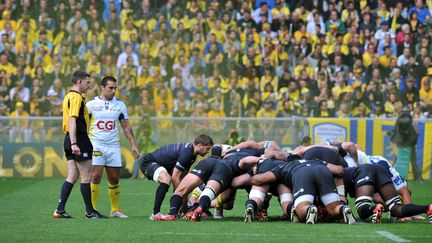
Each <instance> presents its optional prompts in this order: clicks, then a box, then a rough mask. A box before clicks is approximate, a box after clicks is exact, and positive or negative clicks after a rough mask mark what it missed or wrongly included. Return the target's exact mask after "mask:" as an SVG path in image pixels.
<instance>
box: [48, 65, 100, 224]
mask: <svg viewBox="0 0 432 243" xmlns="http://www.w3.org/2000/svg"><path fill="white" fill-rule="evenodd" d="M72 83H73V86H72V89H71V90H70V91H69V93H68V94H67V95H66V96H65V98H64V100H63V132H64V133H65V134H66V135H65V139H64V151H65V155H66V159H67V163H68V175H67V178H66V180H65V182H64V183H63V186H62V188H61V192H60V199H59V202H58V206H57V209H56V210H55V211H54V214H53V217H54V218H72V217H71V216H70V215H69V214H68V213H67V212H66V211H65V206H66V202H67V200H68V198H69V195H70V193H71V191H72V187H73V185H74V184H75V182H76V181H77V180H78V176H80V175H81V194H82V197H83V199H84V204H85V207H86V214H85V216H86V217H87V218H89V219H100V218H106V217H105V216H103V215H101V214H100V213H99V212H97V211H96V210H94V209H93V206H92V202H91V191H90V177H91V174H90V169H91V164H92V153H93V146H92V144H91V142H90V139H89V136H88V132H87V131H88V128H89V115H88V111H87V107H86V105H85V99H84V97H83V96H82V93H85V92H86V91H87V90H88V89H89V88H90V75H89V74H88V73H86V72H83V71H79V70H78V71H75V72H74V74H73V76H72Z"/></svg>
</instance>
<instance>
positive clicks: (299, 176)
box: [251, 159, 356, 224]
mask: <svg viewBox="0 0 432 243" xmlns="http://www.w3.org/2000/svg"><path fill="white" fill-rule="evenodd" d="M333 175H337V176H342V175H343V167H341V166H336V165H333V164H330V163H327V162H325V161H322V160H318V159H311V160H305V159H301V160H294V161H291V162H285V163H283V164H282V165H279V166H277V167H275V168H273V169H272V170H271V171H268V172H265V173H262V174H257V175H255V176H253V177H252V181H251V182H252V184H253V185H258V186H260V185H264V184H269V183H272V182H277V183H283V184H285V185H286V186H287V187H288V188H291V189H292V191H293V192H294V193H293V195H294V208H295V211H296V214H297V216H298V217H299V219H300V220H301V221H304V222H306V223H307V224H315V223H316V221H317V216H318V208H317V206H315V205H313V203H314V201H315V197H316V196H318V197H319V198H320V200H321V202H322V203H323V204H324V206H325V207H326V210H327V212H328V213H329V215H330V216H332V217H334V218H338V217H343V219H344V222H345V223H347V224H354V223H355V222H356V220H355V218H354V216H353V214H352V210H351V209H350V208H349V207H348V206H347V205H341V203H340V199H339V195H338V194H337V193H336V192H337V189H336V186H335V183H334V181H333Z"/></svg>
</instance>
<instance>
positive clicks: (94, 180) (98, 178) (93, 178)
mask: <svg viewBox="0 0 432 243" xmlns="http://www.w3.org/2000/svg"><path fill="white" fill-rule="evenodd" d="M101 179H102V175H101V174H99V173H92V175H91V183H93V184H100V182H101Z"/></svg>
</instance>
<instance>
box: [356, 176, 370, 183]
mask: <svg viewBox="0 0 432 243" xmlns="http://www.w3.org/2000/svg"><path fill="white" fill-rule="evenodd" d="M367 180H369V176H365V177H364V178H361V179H360V180H358V181H357V184H359V183H362V182H363V181H367Z"/></svg>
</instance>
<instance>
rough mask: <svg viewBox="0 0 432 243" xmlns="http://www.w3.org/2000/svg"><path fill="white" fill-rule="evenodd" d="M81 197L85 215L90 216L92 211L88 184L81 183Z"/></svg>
mask: <svg viewBox="0 0 432 243" xmlns="http://www.w3.org/2000/svg"><path fill="white" fill-rule="evenodd" d="M80 189H81V195H82V197H83V199H84V204H85V206H86V212H87V214H91V213H92V212H93V211H94V209H93V206H92V199H91V189H90V183H81V187H80Z"/></svg>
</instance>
